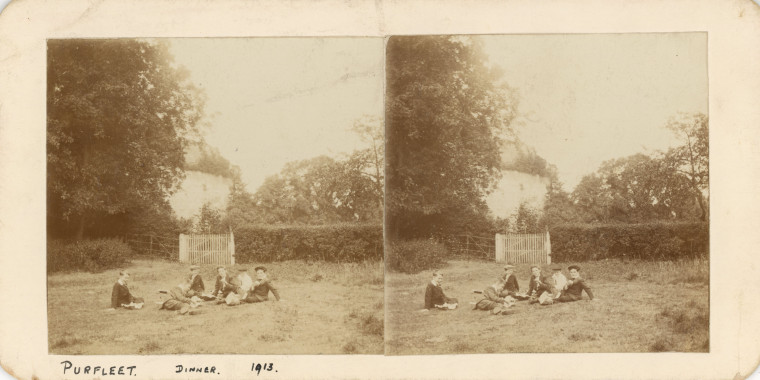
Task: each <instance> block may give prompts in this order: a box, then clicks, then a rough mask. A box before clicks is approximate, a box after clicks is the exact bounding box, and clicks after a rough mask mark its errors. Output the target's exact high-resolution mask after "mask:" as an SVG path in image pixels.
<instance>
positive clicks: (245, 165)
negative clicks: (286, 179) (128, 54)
mask: <svg viewBox="0 0 760 380" xmlns="http://www.w3.org/2000/svg"><path fill="white" fill-rule="evenodd" d="M171 51H172V53H173V54H174V56H175V61H176V62H177V63H179V64H181V65H183V66H185V67H186V68H187V69H189V70H190V72H191V76H192V79H193V80H194V81H195V82H196V83H197V84H198V86H200V87H201V88H203V89H204V90H205V92H206V94H207V95H208V101H207V105H206V111H207V112H208V113H209V114H210V115H215V116H213V117H212V118H211V119H210V121H211V128H210V130H208V131H207V133H206V140H207V141H208V143H209V145H211V146H214V147H216V148H218V149H219V150H220V152H221V154H222V155H223V156H224V157H225V158H227V159H228V160H230V162H232V163H233V164H235V165H238V166H240V168H241V171H242V177H243V181H244V182H246V184H247V185H248V190H249V191H251V192H254V191H256V189H258V187H259V186H260V185H261V184H262V183H263V181H264V179H265V178H266V177H268V176H270V175H273V174H276V173H278V172H279V171H280V170H281V169H282V167H283V166H284V165H285V163H287V162H290V161H295V160H303V159H308V158H313V157H316V156H319V155H322V154H326V155H329V156H332V157H340V156H341V155H342V154H346V153H350V152H352V151H353V150H354V149H360V148H362V147H363V145H361V142H360V141H359V139H358V138H356V136H355V135H354V134H353V133H352V132H351V131H350V128H351V126H352V125H353V122H354V120H356V119H358V118H360V117H362V116H363V115H370V116H375V117H381V118H382V116H383V114H384V110H383V83H384V80H385V78H384V74H383V65H384V61H385V58H384V56H383V40H382V39H380V38H184V39H172V40H171Z"/></svg>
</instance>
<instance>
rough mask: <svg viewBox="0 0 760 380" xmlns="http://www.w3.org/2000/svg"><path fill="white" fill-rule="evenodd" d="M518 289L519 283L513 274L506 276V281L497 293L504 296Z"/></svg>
mask: <svg viewBox="0 0 760 380" xmlns="http://www.w3.org/2000/svg"><path fill="white" fill-rule="evenodd" d="M519 291H520V285H519V284H518V283H517V277H515V275H514V274H512V275H510V276H509V278H507V282H505V283H504V287H503V288H502V289H501V292H500V293H499V295H500V296H502V297H506V296H508V295H511V294H515V293H517V292H519Z"/></svg>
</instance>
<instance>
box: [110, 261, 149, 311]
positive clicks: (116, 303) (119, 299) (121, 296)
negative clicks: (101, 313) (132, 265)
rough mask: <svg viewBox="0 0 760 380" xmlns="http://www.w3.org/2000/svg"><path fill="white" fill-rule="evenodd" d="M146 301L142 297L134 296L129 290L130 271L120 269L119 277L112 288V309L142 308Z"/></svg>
mask: <svg viewBox="0 0 760 380" xmlns="http://www.w3.org/2000/svg"><path fill="white" fill-rule="evenodd" d="M144 302H145V301H144V300H143V299H142V298H140V297H135V296H133V295H132V293H131V292H130V291H129V272H127V271H126V270H121V271H119V279H118V280H117V281H116V283H115V284H113V289H112V290H111V309H118V308H125V309H140V308H142V305H143V304H144Z"/></svg>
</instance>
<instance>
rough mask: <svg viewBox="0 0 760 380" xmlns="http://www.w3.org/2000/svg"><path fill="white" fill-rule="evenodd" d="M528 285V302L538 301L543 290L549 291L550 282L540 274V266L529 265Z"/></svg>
mask: <svg viewBox="0 0 760 380" xmlns="http://www.w3.org/2000/svg"><path fill="white" fill-rule="evenodd" d="M530 272H531V274H532V275H531V276H530V285H528V297H530V303H536V302H538V300H539V298H540V297H541V294H543V293H544V292H551V290H552V286H551V283H550V282H549V281H548V280H547V279H546V277H545V276H544V275H542V274H541V268H539V267H537V266H535V265H534V266H532V267H530Z"/></svg>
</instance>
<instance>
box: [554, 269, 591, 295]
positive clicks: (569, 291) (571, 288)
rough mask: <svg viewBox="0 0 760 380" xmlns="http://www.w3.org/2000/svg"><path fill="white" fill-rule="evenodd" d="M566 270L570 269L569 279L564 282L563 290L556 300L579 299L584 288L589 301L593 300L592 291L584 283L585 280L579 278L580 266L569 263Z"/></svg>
mask: <svg viewBox="0 0 760 380" xmlns="http://www.w3.org/2000/svg"><path fill="white" fill-rule="evenodd" d="M567 270H569V271H570V280H568V281H567V284H565V287H564V290H562V295H560V296H559V298H557V302H573V301H580V300H581V294H582V292H583V291H584V290H585V291H586V294H588V299H589V301H593V300H594V293H593V292H592V291H591V288H590V287H589V286H588V285H587V284H586V281H584V280H583V279H582V278H581V274H580V271H581V267H579V266H577V265H571V266H569V267H567Z"/></svg>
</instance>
